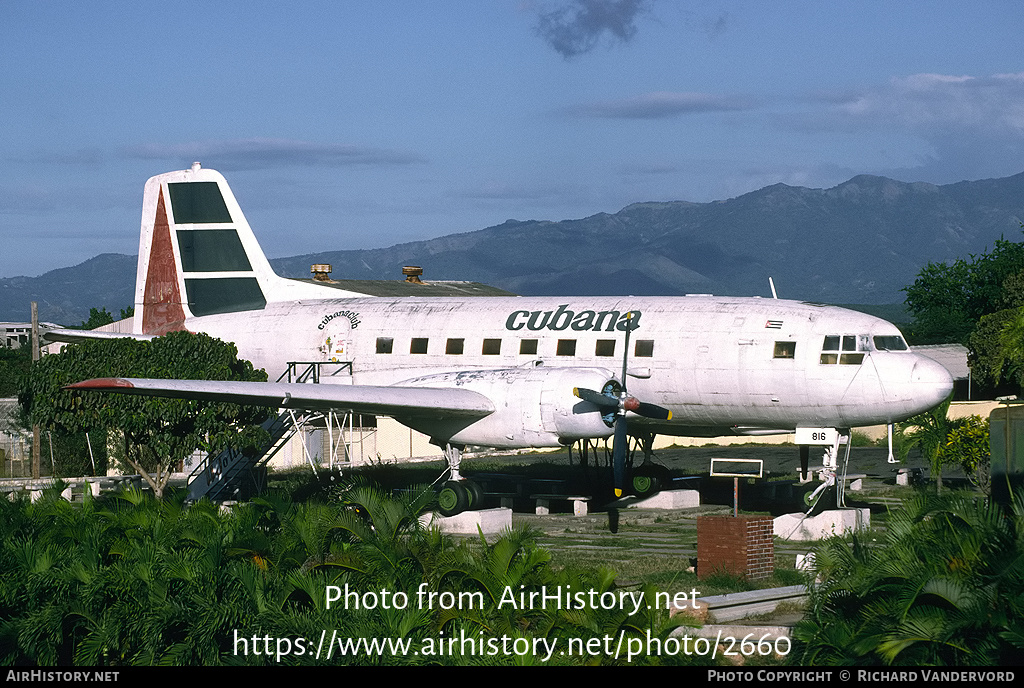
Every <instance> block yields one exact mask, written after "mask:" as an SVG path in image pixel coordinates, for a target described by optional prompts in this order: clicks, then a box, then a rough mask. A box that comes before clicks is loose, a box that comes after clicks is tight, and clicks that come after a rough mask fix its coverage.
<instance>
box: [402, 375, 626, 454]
mask: <svg viewBox="0 0 1024 688" xmlns="http://www.w3.org/2000/svg"><path fill="white" fill-rule="evenodd" d="M612 377H613V374H612V372H611V371H609V370H607V369H604V368H547V367H543V366H537V367H533V368H502V369H499V370H469V371H461V372H457V373H441V374H438V375H427V376H425V377H418V378H415V379H412V380H406V381H404V382H401V383H399V385H400V386H406V387H463V388H465V389H470V390H473V391H474V392H478V393H480V394H483V395H485V396H486V397H487V398H488V399H490V400H491V402H492V403H493V404H494V408H495V410H494V413H492V414H490V415H489V416H487V417H485V418H481V419H479V420H475V421H466V420H464V419H452V420H450V421H444V420H442V421H438V420H436V419H426V418H398V420H399V421H400V422H402V423H404V424H406V425H408V426H410V427H412V428H415V429H416V430H419V431H420V432H423V433H425V434H428V435H430V436H431V438H433V439H434V440H436V441H440V442H451V443H453V444H476V445H481V446H486V447H496V448H503V449H514V448H525V447H558V446H563V445H567V444H572V443H573V442H575V441H576V440H579V439H584V438H599V437H610V436H611V435H612V428H610V427H609V426H608V424H607V423H605V421H604V420H603V419H602V416H601V410H600V409H598V407H597V406H595V405H594V404H591V403H590V402H586V401H583V400H582V399H578V398H577V397H576V396H575V395H574V394H573V389H574V388H576V387H587V388H590V389H601V387H602V386H603V385H604V384H605V383H606V382H607V381H608V380H609V379H611V378H612ZM467 423H468V424H467Z"/></svg>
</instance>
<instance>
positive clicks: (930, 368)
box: [910, 355, 953, 413]
mask: <svg viewBox="0 0 1024 688" xmlns="http://www.w3.org/2000/svg"><path fill="white" fill-rule="evenodd" d="M910 383H911V386H912V388H913V390H914V401H915V402H918V403H919V404H920V408H919V409H918V410H917V412H916V413H924V412H925V411H930V410H931V409H933V408H935V407H936V406H938V405H939V404H941V403H942V402H944V401H945V400H946V399H947V398H948V397H949V395H950V394H951V393H952V392H953V376H952V375H950V374H949V371H948V370H946V368H945V366H943V365H942V364H941V363H938V362H937V361H933V360H932V359H930V358H928V357H927V356H921V355H918V356H917V360H916V361H915V362H914V369H913V370H912V371H911V372H910Z"/></svg>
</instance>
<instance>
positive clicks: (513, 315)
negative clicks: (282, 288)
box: [189, 296, 952, 436]
mask: <svg viewBox="0 0 1024 688" xmlns="http://www.w3.org/2000/svg"><path fill="white" fill-rule="evenodd" d="M630 311H632V312H633V313H639V317H638V319H637V320H636V321H635V325H634V329H632V331H631V332H630V344H629V347H630V351H629V356H628V371H629V377H628V381H627V384H628V389H629V392H630V393H631V394H632V395H635V396H636V397H638V398H640V399H641V400H643V401H646V402H650V403H654V404H658V405H661V406H664V407H667V408H668V409H670V410H671V411H672V414H673V418H672V420H671V421H670V422H664V421H659V422H652V421H646V420H645V419H642V418H639V417H636V418H633V417H632V416H631V419H630V420H631V424H633V423H636V424H638V425H641V424H646V425H650V426H651V427H652V428H654V429H656V430H657V432H659V433H662V434H678V435H695V436H701V435H719V434H724V433H736V434H757V433H761V432H768V431H786V430H792V429H794V428H796V427H817V426H823V427H840V428H848V427H856V426H862V425H871V424H878V423H890V422H894V421H898V420H903V419H905V418H908V417H910V416H913V415H915V414H918V413H921V412H923V411H925V410H928V409H930V408H932V407H934V406H935V405H937V404H938V403H940V402H941V401H943V400H944V399H945V398H946V397H947V396H948V395H949V393H950V391H951V389H952V380H951V378H950V376H949V373H948V372H946V370H945V369H944V368H942V366H940V365H939V364H938V363H935V362H934V361H932V360H931V359H929V358H927V357H924V356H921V355H919V354H915V353H913V352H912V351H910V350H908V349H906V348H905V346H904V345H902V338H901V337H900V334H899V331H898V330H897V329H896V328H895V327H894V326H893V325H891V324H890V323H888V322H886V321H884V320H881V319H878V318H875V317H872V316H869V315H865V314H862V313H858V312H854V311H849V310H845V309H842V308H837V307H832V306H821V305H816V304H808V303H802V302H796V301H785V300H775V299H760V298H727V297H711V296H686V297H475V298H435V297H401V298H386V297H366V298H343V299H327V300H308V301H287V302H271V303H268V304H267V305H266V307H265V308H264V309H262V310H258V311H245V312H239V313H225V314H218V315H214V316H206V317H196V318H191V319H190V320H189V329H191V330H193V331H204V332H207V333H209V334H211V335H214V336H217V337H220V338H222V339H225V340H229V341H233V342H235V344H236V345H237V346H238V349H239V355H240V356H241V357H243V358H248V359H249V360H251V361H252V362H253V363H254V365H256V366H257V367H262V368H265V369H266V371H267V373H268V376H269V379H270V380H275V379H277V377H278V376H279V375H281V374H282V373H283V372H284V371H285V370H286V369H287V366H288V363H289V362H317V361H332V360H333V361H337V362H339V363H345V364H351V365H350V366H348V365H345V366H336V367H335V368H334V369H333V370H334V371H335V372H336V374H335V375H334V376H333V377H331V376H330V374H329V372H328V371H330V370H331V368H330V367H327V368H325V372H324V375H325V377H323V378H322V382H333V383H342V384H356V385H392V384H396V383H402V382H407V381H410V380H414V379H416V378H423V377H424V376H433V375H437V374H440V373H454V372H465V371H473V370H477V371H480V370H497V369H510V368H517V367H520V366H525V367H529V366H543V367H545V368H548V369H550V368H567V369H569V368H587V369H598V370H600V371H603V372H602V374H604V372H606V373H607V376H608V377H609V378H610V377H615V378H618V377H620V376H621V370H622V356H623V345H624V341H625V335H626V332H625V319H624V315H625V314H626V313H627V312H630ZM897 340H898V342H899V345H897V346H895V347H894V346H892V343H893V342H895V341H897ZM887 348H888V349H892V348H901V349H902V350H884V349H887ZM570 391H571V390H570Z"/></svg>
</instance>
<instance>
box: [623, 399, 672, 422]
mask: <svg viewBox="0 0 1024 688" xmlns="http://www.w3.org/2000/svg"><path fill="white" fill-rule="evenodd" d="M633 413H635V414H637V415H638V416H643V417H644V418H653V419H654V420H672V412H671V411H669V410H668V409H667V408H665V407H664V406H658V405H657V404H648V403H646V402H643V401H641V402H640V405H639V406H637V408H636V410H635V411H633Z"/></svg>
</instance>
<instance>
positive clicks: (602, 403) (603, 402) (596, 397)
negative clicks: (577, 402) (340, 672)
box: [572, 387, 619, 409]
mask: <svg viewBox="0 0 1024 688" xmlns="http://www.w3.org/2000/svg"><path fill="white" fill-rule="evenodd" d="M572 393H573V394H575V395H576V397H578V398H580V399H582V400H583V401H589V402H590V403H591V404H593V405H594V406H599V407H600V408H615V409H617V408H619V400H618V399H616V398H615V397H610V396H608V395H607V394H602V393H601V392H595V391H594V390H592V389H586V388H585V387H574V388H573V390H572Z"/></svg>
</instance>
